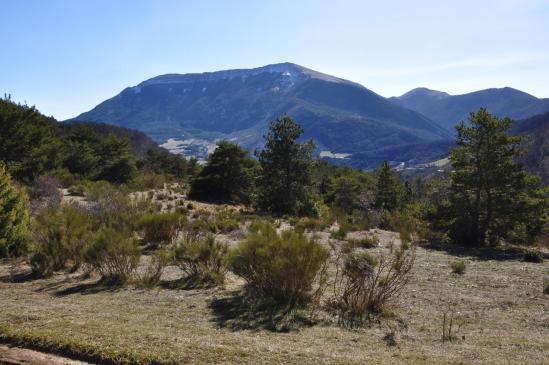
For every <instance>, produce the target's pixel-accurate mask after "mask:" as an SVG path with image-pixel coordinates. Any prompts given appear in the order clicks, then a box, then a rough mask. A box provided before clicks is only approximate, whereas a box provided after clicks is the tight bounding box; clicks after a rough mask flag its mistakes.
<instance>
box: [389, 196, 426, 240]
mask: <svg viewBox="0 0 549 365" xmlns="http://www.w3.org/2000/svg"><path fill="white" fill-rule="evenodd" d="M424 210H425V207H424V206H423V205H422V204H421V203H414V204H407V205H405V206H404V207H402V208H400V209H398V210H394V211H392V212H389V211H384V212H383V214H382V217H381V223H380V227H381V228H383V229H388V230H391V231H395V232H399V233H400V235H401V236H403V237H404V238H405V240H407V241H417V240H418V239H421V238H423V237H425V236H426V235H427V233H428V228H427V224H426V221H425V220H424V213H425V212H424Z"/></svg>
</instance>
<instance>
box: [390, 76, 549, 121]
mask: <svg viewBox="0 0 549 365" xmlns="http://www.w3.org/2000/svg"><path fill="white" fill-rule="evenodd" d="M388 100H390V101H391V102H393V103H395V104H397V105H400V106H403V107H405V108H408V109H411V110H415V111H417V112H418V113H421V114H423V115H425V116H427V117H428V118H430V119H432V120H433V121H435V122H437V123H438V124H440V125H441V126H442V127H444V128H445V129H446V130H448V131H453V127H454V126H455V125H456V124H457V123H459V122H460V121H465V120H467V118H468V116H469V113H470V112H473V111H477V110H478V109H479V108H480V107H485V108H487V109H488V111H489V112H490V113H492V114H494V115H496V116H498V117H509V118H511V119H515V120H521V119H526V118H529V117H532V116H535V115H538V114H542V113H544V112H547V111H549V99H543V98H541V99H540V98H536V97H535V96H533V95H531V94H528V93H526V92H524V91H521V90H518V89H515V88H512V87H503V88H488V89H483V90H478V91H474V92H470V93H465V94H459V95H451V94H448V93H445V92H443V91H438V90H431V89H427V88H416V89H413V90H410V91H409V92H407V93H404V94H402V95H401V96H396V97H390V98H389V99H388Z"/></svg>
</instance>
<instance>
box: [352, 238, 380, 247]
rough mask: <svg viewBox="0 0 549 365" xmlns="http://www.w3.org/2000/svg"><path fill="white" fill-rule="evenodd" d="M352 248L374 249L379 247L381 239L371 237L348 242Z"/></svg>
mask: <svg viewBox="0 0 549 365" xmlns="http://www.w3.org/2000/svg"><path fill="white" fill-rule="evenodd" d="M347 242H348V244H349V246H350V247H355V248H357V247H360V248H374V247H377V246H378V245H379V237H378V236H371V237H364V238H361V239H357V240H355V239H349V240H347Z"/></svg>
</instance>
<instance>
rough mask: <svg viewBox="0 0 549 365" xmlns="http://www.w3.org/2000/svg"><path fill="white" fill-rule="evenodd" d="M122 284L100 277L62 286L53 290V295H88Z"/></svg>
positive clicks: (113, 289) (110, 290) (111, 290)
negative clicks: (89, 281)
mask: <svg viewBox="0 0 549 365" xmlns="http://www.w3.org/2000/svg"><path fill="white" fill-rule="evenodd" d="M122 287H123V285H120V284H119V283H116V282H110V281H108V280H103V279H100V280H98V281H95V282H91V283H80V284H76V285H73V286H69V287H67V288H63V289H60V290H57V291H55V292H53V295H54V296H58V297H64V296H67V295H73V294H80V295H89V294H97V293H100V292H113V291H116V290H118V289H120V288H122Z"/></svg>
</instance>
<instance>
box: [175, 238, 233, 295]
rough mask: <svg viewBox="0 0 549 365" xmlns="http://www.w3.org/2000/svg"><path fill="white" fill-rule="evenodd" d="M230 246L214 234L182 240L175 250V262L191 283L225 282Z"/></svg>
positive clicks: (216, 283)
mask: <svg viewBox="0 0 549 365" xmlns="http://www.w3.org/2000/svg"><path fill="white" fill-rule="evenodd" d="M228 250H229V248H228V246H227V245H226V244H224V243H221V242H218V241H216V240H215V239H214V238H213V237H212V236H209V237H207V238H206V239H202V240H200V239H199V240H196V239H194V240H193V239H191V240H184V241H181V242H180V243H179V244H178V245H177V246H176V248H175V250H174V259H175V263H176V265H177V266H179V268H180V269H181V270H182V271H183V272H184V273H185V274H186V279H187V280H188V282H189V283H190V284H193V285H203V284H214V285H218V284H223V283H224V282H225V274H226V272H227V263H228Z"/></svg>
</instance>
